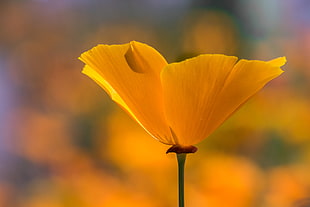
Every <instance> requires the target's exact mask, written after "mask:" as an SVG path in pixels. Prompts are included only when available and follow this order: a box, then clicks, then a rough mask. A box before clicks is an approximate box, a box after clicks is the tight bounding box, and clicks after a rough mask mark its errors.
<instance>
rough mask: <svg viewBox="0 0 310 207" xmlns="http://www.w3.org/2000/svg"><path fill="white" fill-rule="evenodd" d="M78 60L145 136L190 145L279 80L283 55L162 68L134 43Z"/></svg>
mask: <svg viewBox="0 0 310 207" xmlns="http://www.w3.org/2000/svg"><path fill="white" fill-rule="evenodd" d="M79 59H80V60H81V61H83V62H84V63H85V64H86V65H85V67H84V69H83V73H84V74H86V75H88V76H89V77H90V78H91V79H93V80H94V81H96V82H97V83H98V84H99V85H100V86H101V87H102V88H103V89H104V90H105V91H106V92H107V93H108V94H109V95H110V96H111V98H112V99H113V100H114V101H115V102H116V103H118V104H119V105H120V106H121V107H122V108H123V109H124V110H125V111H127V112H128V113H129V114H130V115H131V116H132V117H133V118H134V119H135V120H136V121H137V122H138V123H139V124H140V125H141V126H142V127H143V128H144V129H145V130H146V131H147V132H148V133H149V134H150V135H152V136H153V137H154V138H156V139H157V140H159V141H160V142H162V143H165V144H168V145H176V146H182V147H186V146H191V145H194V144H197V143H198V142H200V141H202V140H203V139H205V138H206V137H208V136H209V135H210V134H211V133H212V132H213V131H214V130H215V129H217V128H218V127H219V126H220V125H221V124H222V123H223V122H224V121H225V120H226V119H228V118H229V117H230V116H231V115H232V114H233V113H234V112H235V111H236V110H237V109H238V108H239V107H240V106H241V105H242V104H244V103H245V102H246V101H247V100H248V99H249V98H251V97H252V96H253V95H254V94H255V93H256V92H258V91H259V90H260V89H261V88H262V87H263V86H264V85H265V84H266V83H268V82H269V81H270V80H272V79H274V78H275V77H277V76H279V75H280V74H281V73H282V72H283V71H282V70H281V68H280V67H281V66H283V65H284V64H285V62H286V59H285V57H280V58H276V59H273V60H271V61H258V60H253V61H250V60H243V59H241V60H239V61H237V60H238V58H237V57H233V56H225V55H217V54H205V55H199V56H197V57H194V58H191V59H187V60H185V61H182V62H178V63H172V64H168V63H167V62H166V60H165V59H164V58H163V57H162V56H161V54H160V53H158V52H157V51H156V50H155V49H154V48H152V47H150V46H148V45H146V44H143V43H140V42H136V41H132V42H130V43H127V44H122V45H98V46H96V47H94V48H92V49H91V50H89V51H86V52H84V53H83V54H82V55H81V56H80V57H79Z"/></svg>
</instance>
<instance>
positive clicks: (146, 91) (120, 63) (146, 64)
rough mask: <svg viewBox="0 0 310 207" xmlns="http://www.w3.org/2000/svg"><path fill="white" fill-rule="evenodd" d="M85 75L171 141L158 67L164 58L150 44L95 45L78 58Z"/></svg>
mask: <svg viewBox="0 0 310 207" xmlns="http://www.w3.org/2000/svg"><path fill="white" fill-rule="evenodd" d="M79 59H80V60H82V61H83V62H84V63H85V64H86V67H85V68H84V70H83V73H85V74H86V75H88V76H89V77H90V78H92V79H93V80H94V81H96V82H97V83H99V85H100V86H101V87H102V88H103V89H104V90H105V91H106V92H107V93H108V94H109V95H110V96H111V98H112V99H113V100H114V101H115V102H117V103H118V104H119V105H121V106H122V107H123V108H124V109H125V110H126V111H127V112H128V113H129V114H130V115H131V116H132V117H133V118H134V119H135V120H136V121H137V122H138V123H139V124H140V125H141V126H142V127H143V128H144V129H145V130H146V131H148V132H149V133H150V134H151V135H152V136H154V137H155V138H157V139H158V140H159V141H161V142H163V143H166V144H174V142H173V140H172V135H171V132H170V129H169V127H168V125H167V122H166V119H165V116H164V113H163V97H162V87H161V82H160V77H159V74H160V71H161V70H162V68H163V67H165V66H166V65H167V62H166V60H165V59H164V58H163V57H162V56H161V55H160V54H159V53H158V52H157V51H156V50H155V49H153V48H152V47H150V46H148V45H146V44H143V43H139V42H134V41H133V42H130V43H128V44H124V45H111V46H109V45H98V46H96V47H94V48H93V49H91V50H89V51H87V52H85V53H83V54H82V55H81V57H80V58H79Z"/></svg>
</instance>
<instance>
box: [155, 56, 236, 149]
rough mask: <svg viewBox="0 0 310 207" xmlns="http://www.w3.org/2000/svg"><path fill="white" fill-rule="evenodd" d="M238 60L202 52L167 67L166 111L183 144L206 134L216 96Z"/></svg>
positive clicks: (164, 82) (164, 81) (163, 81)
mask: <svg viewBox="0 0 310 207" xmlns="http://www.w3.org/2000/svg"><path fill="white" fill-rule="evenodd" d="M236 61H237V58H236V57H228V56H224V55H201V56H198V57H196V58H192V59H188V60H186V61H183V62H180V63H174V64H170V65H168V66H167V67H165V68H164V70H163V72H162V74H161V78H162V84H163V94H164V100H165V102H164V104H165V113H166V116H167V120H168V123H169V125H170V126H171V128H172V129H173V131H174V133H175V135H176V137H177V142H178V143H179V144H180V145H184V146H187V145H193V144H195V143H196V142H197V141H196V140H201V139H203V138H205V137H206V134H207V132H208V131H209V126H208V123H207V121H208V119H209V117H210V115H211V113H212V109H213V107H214V103H215V100H216V96H217V95H218V94H219V92H220V91H221V88H222V86H223V85H224V84H225V81H226V79H227V78H228V76H229V74H230V71H231V69H232V68H233V66H234V64H235V63H236Z"/></svg>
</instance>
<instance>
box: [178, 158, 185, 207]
mask: <svg viewBox="0 0 310 207" xmlns="http://www.w3.org/2000/svg"><path fill="white" fill-rule="evenodd" d="M176 155H177V160H178V177H179V207H184V165H185V160H186V153H180V154H176Z"/></svg>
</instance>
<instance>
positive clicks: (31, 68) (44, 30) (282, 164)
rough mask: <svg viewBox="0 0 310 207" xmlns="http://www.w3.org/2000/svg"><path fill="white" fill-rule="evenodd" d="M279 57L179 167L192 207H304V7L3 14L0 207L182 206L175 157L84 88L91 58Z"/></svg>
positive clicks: (101, 6) (307, 149) (75, 5)
mask: <svg viewBox="0 0 310 207" xmlns="http://www.w3.org/2000/svg"><path fill="white" fill-rule="evenodd" d="M130 40H137V41H141V42H145V43H148V44H150V45H152V46H153V47H154V48H156V49H157V50H158V51H160V52H161V53H162V54H163V55H164V56H165V57H166V58H167V60H168V62H174V61H178V60H182V59H184V58H186V57H190V56H193V55H196V54H200V53H224V54H227V55H236V56H238V57H241V58H247V59H260V60H270V59H272V58H275V57H279V56H286V57H287V59H288V63H287V64H286V65H285V66H284V67H283V69H284V70H285V73H283V74H282V75H281V77H279V78H277V79H276V80H274V81H272V82H271V83H270V84H268V85H267V86H266V87H265V88H264V89H263V90H262V91H261V92H259V93H258V94H257V95H256V96H255V97H254V98H253V99H251V100H250V101H249V102H248V103H247V104H246V105H245V106H244V107H243V108H242V109H241V110H240V111H239V112H238V113H236V114H235V115H234V116H233V117H232V118H231V119H229V120H228V121H227V122H226V123H225V124H224V125H223V126H221V127H220V128H219V129H218V130H217V131H216V132H215V133H214V134H213V135H212V136H210V137H208V138H207V139H206V140H204V141H203V142H202V143H200V144H198V145H197V147H198V148H199V150H198V152H197V153H196V154H194V155H189V156H188V160H187V164H186V204H187V206H188V207H204V206H206V207H227V206H230V207H291V206H300V207H301V206H303V207H305V206H310V205H306V204H303V203H306V202H307V201H308V199H309V197H310V94H309V91H310V1H308V0H260V1H255V0H205V1H203V0H1V1H0V206H1V207H100V206H112V207H120V206H122V207H123V206H126V207H131V206H135V207H136V206H141V207H172V206H177V177H176V173H177V169H176V161H175V156H174V155H173V154H168V155H166V154H165V152H166V150H167V149H168V146H165V145H163V144H161V143H159V142H157V141H156V140H154V139H152V138H151V137H150V136H149V135H148V134H147V133H146V132H144V131H143V129H142V128H141V127H140V126H138V124H136V123H135V122H134V121H133V120H132V119H131V118H129V117H128V116H127V114H126V113H125V112H123V111H122V110H121V109H120V108H119V107H118V106H116V104H114V103H113V102H112V101H111V100H110V99H109V97H108V96H107V95H106V94H105V92H104V91H103V90H102V89H100V88H99V87H98V86H97V85H96V84H95V83H94V82H93V81H92V80H90V79H89V78H88V77H86V76H85V75H83V74H81V70H82V67H83V63H81V62H80V61H79V60H77V57H78V56H79V55H80V54H81V53H82V52H84V51H86V50H88V49H90V48H91V47H93V46H95V45H97V44H98V43H105V44H120V43H127V42H129V41H130Z"/></svg>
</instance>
